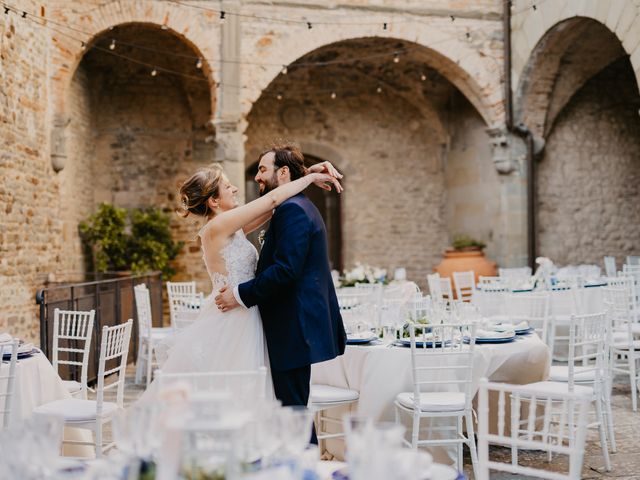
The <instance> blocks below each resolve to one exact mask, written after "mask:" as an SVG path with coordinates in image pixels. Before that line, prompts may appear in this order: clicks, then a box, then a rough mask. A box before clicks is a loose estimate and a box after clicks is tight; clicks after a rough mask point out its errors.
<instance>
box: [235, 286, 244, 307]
mask: <svg viewBox="0 0 640 480" xmlns="http://www.w3.org/2000/svg"><path fill="white" fill-rule="evenodd" d="M233 296H234V297H235V298H236V302H238V303H239V304H240V305H242V306H243V307H244V308H247V306H246V305H245V304H244V302H243V301H242V299H241V298H240V290H239V288H238V285H236V286H235V287H233Z"/></svg>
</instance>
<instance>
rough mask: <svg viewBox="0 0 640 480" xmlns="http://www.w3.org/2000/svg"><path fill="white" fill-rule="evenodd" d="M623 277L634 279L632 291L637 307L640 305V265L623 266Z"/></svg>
mask: <svg viewBox="0 0 640 480" xmlns="http://www.w3.org/2000/svg"><path fill="white" fill-rule="evenodd" d="M622 275H623V276H627V277H631V278H632V279H633V282H632V290H633V292H632V293H633V297H634V301H635V305H636V306H637V305H640V265H626V264H625V265H623V266H622Z"/></svg>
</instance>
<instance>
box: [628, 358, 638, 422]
mask: <svg viewBox="0 0 640 480" xmlns="http://www.w3.org/2000/svg"><path fill="white" fill-rule="evenodd" d="M627 363H628V364H629V385H630V386H631V405H632V408H633V411H634V412H637V411H638V388H637V387H636V385H635V383H636V358H635V355H633V352H629V355H627Z"/></svg>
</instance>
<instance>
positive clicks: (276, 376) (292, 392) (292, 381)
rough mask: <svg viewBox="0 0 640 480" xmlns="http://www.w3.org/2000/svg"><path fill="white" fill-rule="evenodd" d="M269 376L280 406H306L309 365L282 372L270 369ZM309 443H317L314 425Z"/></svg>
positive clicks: (309, 373)
mask: <svg viewBox="0 0 640 480" xmlns="http://www.w3.org/2000/svg"><path fill="white" fill-rule="evenodd" d="M271 377H272V378H273V390H274V392H275V394H276V398H277V399H278V400H280V401H281V402H282V406H284V407H288V406H293V405H302V406H305V407H306V406H307V403H309V390H310V382H311V365H306V366H304V367H300V368H294V369H293V370H286V371H283V372H275V371H272V372H271ZM310 443H313V444H315V445H317V444H318V437H317V436H316V428H315V425H314V426H313V427H312V431H311V441H310Z"/></svg>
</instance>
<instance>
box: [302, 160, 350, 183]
mask: <svg viewBox="0 0 640 480" xmlns="http://www.w3.org/2000/svg"><path fill="white" fill-rule="evenodd" d="M307 171H308V172H309V173H328V174H329V175H331V176H332V177H333V178H338V179H340V178H342V177H343V176H344V175H342V174H341V173H340V172H339V171H338V170H337V169H336V167H334V166H333V165H332V164H331V162H320V163H316V164H315V165H311V166H310V167H309V168H307Z"/></svg>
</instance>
